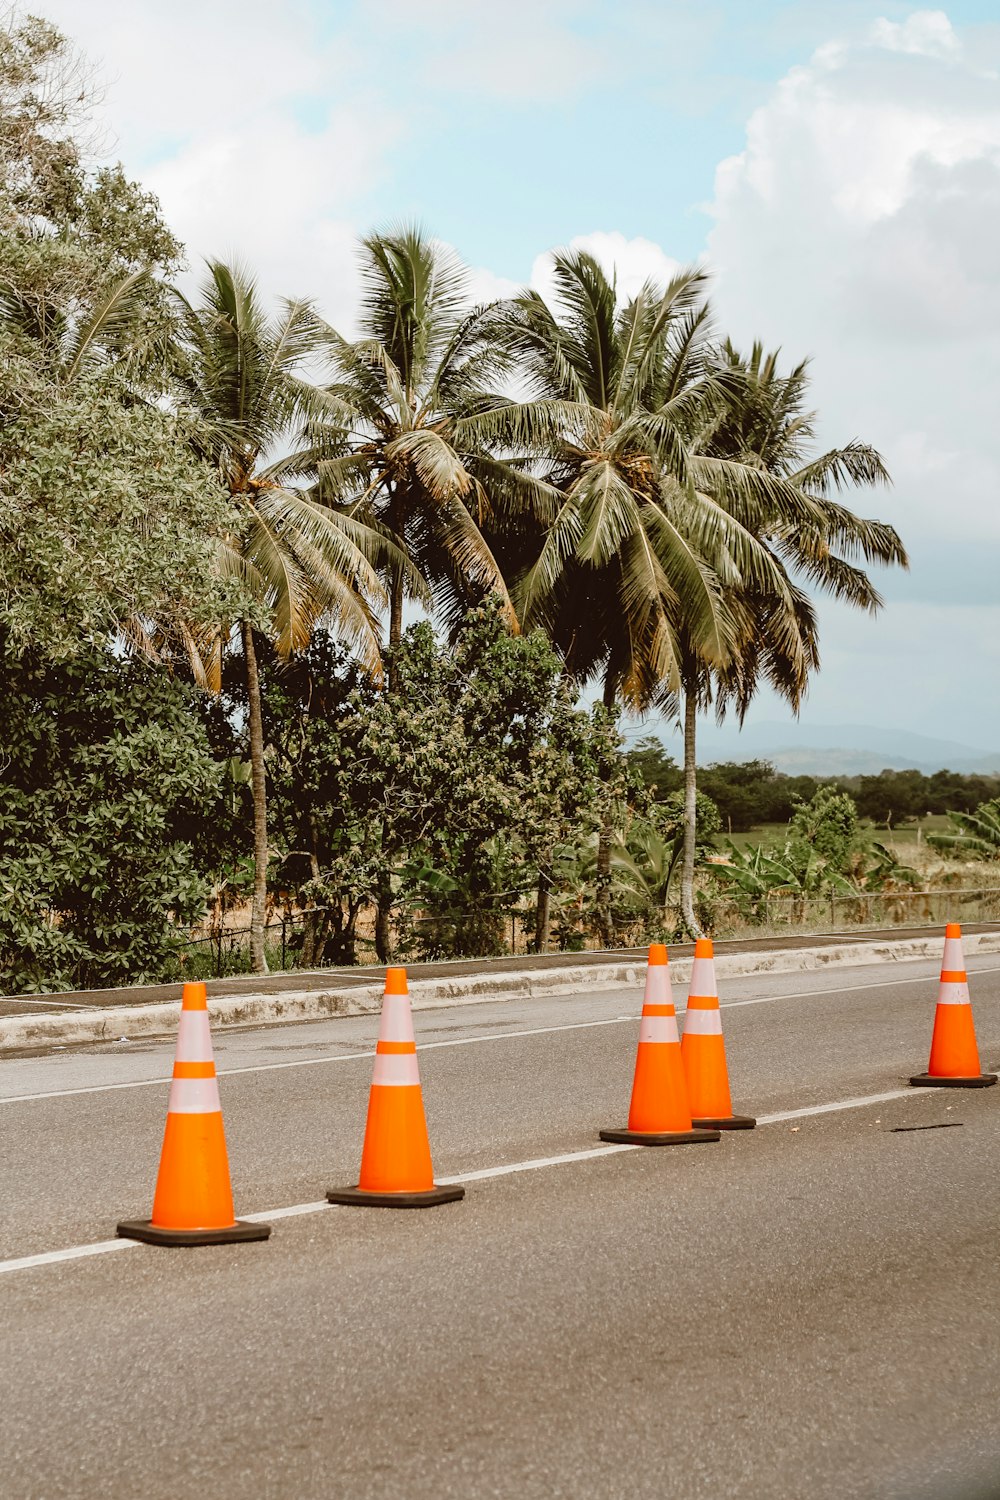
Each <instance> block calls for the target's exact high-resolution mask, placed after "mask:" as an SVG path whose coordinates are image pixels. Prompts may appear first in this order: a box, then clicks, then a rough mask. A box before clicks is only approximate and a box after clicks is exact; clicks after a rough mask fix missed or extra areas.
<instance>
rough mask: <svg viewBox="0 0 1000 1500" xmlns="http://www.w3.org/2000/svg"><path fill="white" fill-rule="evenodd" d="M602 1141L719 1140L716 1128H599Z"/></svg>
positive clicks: (685, 1142)
mask: <svg viewBox="0 0 1000 1500" xmlns="http://www.w3.org/2000/svg"><path fill="white" fill-rule="evenodd" d="M598 1134H599V1135H600V1138H601V1140H602V1141H614V1142H615V1144H616V1145H620V1146H697V1145H698V1144H699V1142H701V1141H721V1139H722V1135H721V1133H720V1132H719V1131H718V1130H668V1131H664V1132H662V1133H655V1134H654V1133H653V1132H651V1131H646V1130H601V1131H599V1132H598Z"/></svg>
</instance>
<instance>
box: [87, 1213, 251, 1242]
mask: <svg viewBox="0 0 1000 1500" xmlns="http://www.w3.org/2000/svg"><path fill="white" fill-rule="evenodd" d="M115 1232H116V1234H118V1235H119V1236H120V1237H121V1238H122V1239H123V1240H142V1241H143V1243H144V1244H146V1245H226V1244H228V1243H229V1241H230V1240H266V1239H268V1238H269V1237H270V1234H271V1226H270V1224H248V1223H247V1222H246V1221H245V1220H243V1219H237V1221H236V1223H235V1224H230V1225H229V1227H228V1228H227V1229H160V1228H159V1227H158V1226H157V1225H155V1224H152V1223H151V1222H150V1221H149V1219H124V1220H123V1221H122V1222H121V1223H120V1224H119V1225H118V1228H117V1230H116V1231H115Z"/></svg>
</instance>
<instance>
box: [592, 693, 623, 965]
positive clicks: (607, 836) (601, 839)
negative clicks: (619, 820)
mask: <svg viewBox="0 0 1000 1500" xmlns="http://www.w3.org/2000/svg"><path fill="white" fill-rule="evenodd" d="M617 692H618V684H617V680H616V679H615V677H613V676H612V675H611V673H610V672H609V673H608V676H607V677H606V678H605V679H604V707H605V708H614V706H615V698H616V697H617ZM613 837H614V827H613V826H612V824H611V822H610V821H606V822H605V823H604V824H603V826H602V828H601V832H600V835H599V836H598V840H597V879H596V887H597V889H596V892H595V896H596V901H595V906H596V925H597V940H598V942H599V943H600V945H601V947H602V948H610V947H611V944H612V943H613V942H614V937H615V924H614V918H613V916H612V912H611V840H612V838H613Z"/></svg>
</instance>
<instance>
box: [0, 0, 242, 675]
mask: <svg viewBox="0 0 1000 1500" xmlns="http://www.w3.org/2000/svg"><path fill="white" fill-rule="evenodd" d="M81 100H82V102H81ZM86 102H87V81H86V77H85V75H83V74H81V73H80V71H79V64H77V63H76V61H75V59H74V56H73V54H72V51H71V49H70V48H69V45H68V43H67V42H66V41H65V39H64V38H63V37H62V36H61V35H60V33H59V32H58V31H56V29H55V28H54V27H52V26H50V25H49V24H48V23H47V22H44V21H39V20H37V19H35V18H31V17H27V18H25V19H24V20H23V21H18V20H17V19H16V17H13V16H9V17H8V19H7V22H6V23H5V24H2V25H0V629H2V631H3V632H4V638H5V641H6V649H8V650H31V651H39V650H41V651H44V652H48V653H50V654H51V655H53V656H57V657H65V656H67V655H68V654H71V653H72V652H73V651H75V650H76V649H78V648H79V646H80V645H81V643H83V642H85V641H88V640H90V639H94V638H98V637H103V638H105V639H108V638H111V637H114V636H115V635H116V634H117V633H119V632H121V631H122V630H128V631H130V632H132V633H134V631H135V625H136V622H137V621H138V620H140V619H142V618H143V617H148V616H150V615H155V616H157V617H159V618H161V619H164V620H171V619H174V618H176V617H177V616H178V615H180V614H188V615H191V616H192V617H194V618H197V617H198V616H199V610H202V611H208V610H210V609H211V608H212V607H213V606H214V607H215V608H219V607H221V600H222V598H223V597H224V594H225V591H224V590H222V589H221V587H220V584H219V581H218V579H217V578H216V577H215V570H214V568H213V553H214V544H213V541H212V533H213V532H215V533H218V532H219V531H220V530H221V529H222V527H223V526H224V524H225V520H226V516H227V514H228V504H227V501H226V496H225V493H224V491H223V490H222V488H221V486H220V485H219V484H218V481H217V480H216V478H215V477H214V476H213V475H212V474H211V473H210V472H208V471H207V470H206V469H205V467H204V466H203V465H201V464H199V463H198V462H197V460H196V459H195V458H194V456H193V455H192V453H191V451H190V447H189V436H190V434H189V431H188V429H187V428H186V426H185V424H184V423H183V422H181V421H179V420H178V419H177V417H176V416H175V415H172V414H171V413H170V412H168V411H167V410H165V409H164V408H163V406H162V404H160V402H159V401H158V399H157V398H158V397H159V396H160V395H161V394H162V391H163V378H164V368H163V348H164V335H165V330H166V328H167V326H168V325H169V312H168V308H167V299H166V294H165V292H164V290H163V288H162V285H161V284H160V282H159V280H158V278H159V277H160V276H162V275H163V274H165V273H166V272H168V271H170V270H172V269H173V268H174V267H175V266H176V263H177V260H178V257H179V254H180V247H179V246H178V244H177V242H176V240H175V239H174V238H173V236H172V235H171V234H170V232H169V230H168V229H167V228H166V226H165V225H164V223H163V220H162V218H161V216H160V213H159V209H158V207H157V205H156V203H155V201H154V200H153V199H152V198H150V197H149V196H148V195H146V194H145V193H143V192H142V190H141V189H139V188H138V187H136V186H135V184H132V183H129V182H128V181H127V180H126V179H125V177H124V175H123V174H122V172H121V169H120V168H114V169H106V170H101V171H98V172H96V173H95V172H91V171H89V170H88V169H87V167H86V164H85V161H84V153H83V149H82V146H81V143H80V138H79V137H80V133H81V131H82V130H83V129H84V126H85V119H84V118H83V117H82V113H81V112H85V110H86Z"/></svg>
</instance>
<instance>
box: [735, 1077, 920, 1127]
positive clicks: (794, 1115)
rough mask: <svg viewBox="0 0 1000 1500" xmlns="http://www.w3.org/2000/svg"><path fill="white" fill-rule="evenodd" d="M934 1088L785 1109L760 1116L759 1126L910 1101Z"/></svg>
mask: <svg viewBox="0 0 1000 1500" xmlns="http://www.w3.org/2000/svg"><path fill="white" fill-rule="evenodd" d="M936 1092H937V1090H936V1089H934V1088H922V1087H920V1086H919V1085H917V1086H915V1087H913V1088H906V1089H890V1090H889V1092H888V1093H885V1094H865V1095H863V1096H862V1097H861V1098H859V1099H837V1100H836V1101H835V1102H834V1103H833V1104H809V1105H807V1106H806V1108H805V1109H783V1110H780V1111H779V1113H778V1114H775V1115H758V1116H757V1124H758V1125H780V1124H781V1122H782V1121H783V1120H805V1119H807V1118H808V1117H809V1116H810V1115H832V1114H835V1113H836V1112H837V1110H840V1109H862V1108H863V1107H864V1106H865V1105H866V1104H890V1103H891V1102H892V1100H894V1099H910V1098H912V1096H913V1095H914V1094H934V1093H936Z"/></svg>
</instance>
